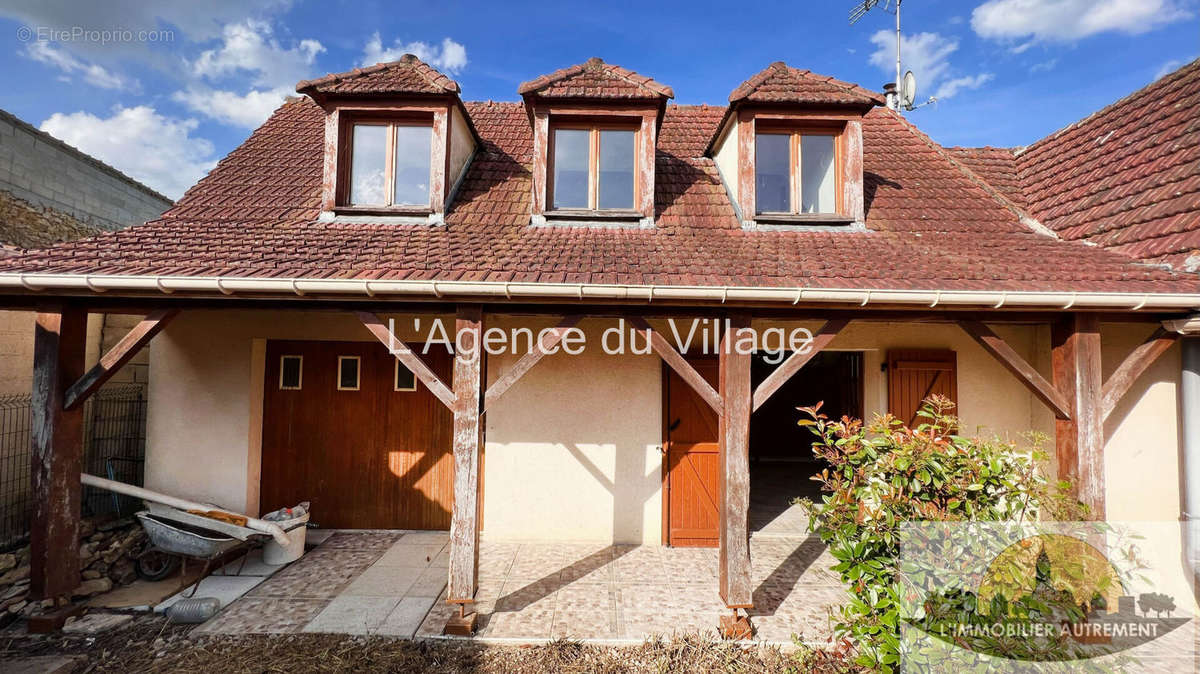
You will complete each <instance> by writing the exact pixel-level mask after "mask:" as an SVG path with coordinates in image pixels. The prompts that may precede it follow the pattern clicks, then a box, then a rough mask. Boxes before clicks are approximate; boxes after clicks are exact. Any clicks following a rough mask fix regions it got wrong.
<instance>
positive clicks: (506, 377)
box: [483, 315, 583, 412]
mask: <svg viewBox="0 0 1200 674" xmlns="http://www.w3.org/2000/svg"><path fill="white" fill-rule="evenodd" d="M581 320H583V316H580V315H573V316H567V317H565V318H563V319H562V320H561V321H559V323H558V325H557V326H555V327H554V328H552V329H550V330H549V331H545V332H542V331H539V333H538V342H537V345H536V346H535V347H534V349H533V350H532V351H530V352H529V353H527V354H525V355H524V356H521V358H520V359H519V360H517V362H516V363H514V364H513V366H512V367H511V368H510V369H509V370H508V372H505V373H504V374H503V375H501V376H500V378H499V379H497V380H496V381H494V382H492V385H491V386H489V387H488V389H487V393H485V394H484V396H483V410H484V412H486V411H487V410H488V408H490V407H491V406H492V403H493V402H495V401H496V400H499V399H500V396H502V395H504V392H505V391H507V390H508V389H510V388H512V385H513V384H515V383H517V381H518V380H520V379H521V377H524V376H525V373H526V372H529V370H530V369H531V368H533V366H534V365H537V364H538V361H540V360H541V359H542V358H545V357H546V354H547V352H549V351H550V350H551V349H553V348H554V347H556V346H558V343H559V342H561V341H562V338H563V336H564V335H566V334H567V331H568V330H570V329H571V328H573V327H575V326H576V325H578V323H579V321H581Z"/></svg>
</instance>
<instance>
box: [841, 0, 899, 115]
mask: <svg viewBox="0 0 1200 674" xmlns="http://www.w3.org/2000/svg"><path fill="white" fill-rule="evenodd" d="M895 1H896V81H895V86H896V87H897V88H899V87H900V78H901V75H900V3H901V2H903V0H895ZM879 2H880V0H862V2H860V3H858V4H857V5H855V6H854V9H852V10H850V24H851V25H853V24H855V23H857V22H858V20H859V19H861V18H863V16H864V15H866V13H867V12H869V11H871V8H872V7H874V6H875V5H878V4H879ZM891 2H892V0H883V8H884V9H885V10H886V9H887V8H888V5H890V4H891ZM888 107H890V108H892V109H893V110H896V111H897V112H903V110H902V108H903V107H904V106H902V105H900V103H899V101H898V100H897V96H896V94H895V93H894V90H893V93H892V94H889V95H888Z"/></svg>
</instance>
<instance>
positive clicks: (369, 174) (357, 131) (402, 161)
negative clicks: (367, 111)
mask: <svg viewBox="0 0 1200 674" xmlns="http://www.w3.org/2000/svg"><path fill="white" fill-rule="evenodd" d="M432 135H433V133H432V128H431V126H430V124H423V123H419V122H418V123H414V122H388V121H356V122H353V123H352V124H350V138H351V140H350V154H349V157H348V158H347V161H348V162H349V175H348V176H347V180H346V181H345V182H346V188H347V189H346V196H345V199H344V201H343V203H344V204H345V205H347V206H376V207H381V208H386V207H417V208H429V206H430V203H429V183H430V172H431V170H430V165H431V158H430V145H431V138H432Z"/></svg>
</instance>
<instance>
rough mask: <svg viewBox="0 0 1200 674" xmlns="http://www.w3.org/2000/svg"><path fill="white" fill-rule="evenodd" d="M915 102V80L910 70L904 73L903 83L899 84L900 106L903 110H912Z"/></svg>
mask: <svg viewBox="0 0 1200 674" xmlns="http://www.w3.org/2000/svg"><path fill="white" fill-rule="evenodd" d="M915 100H917V78H916V76H915V75H913V72H912V71H911V70H910V71H908V72H906V73H904V81H903V82H902V83H901V84H900V105H903V106H904V109H905V110H912V109H913V101H915Z"/></svg>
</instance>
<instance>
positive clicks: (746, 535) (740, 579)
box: [717, 314, 754, 609]
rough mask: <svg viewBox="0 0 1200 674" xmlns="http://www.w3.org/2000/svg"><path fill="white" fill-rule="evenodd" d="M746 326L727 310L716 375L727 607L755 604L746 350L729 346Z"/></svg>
mask: <svg viewBox="0 0 1200 674" xmlns="http://www.w3.org/2000/svg"><path fill="white" fill-rule="evenodd" d="M749 327H750V316H749V315H747V314H735V315H733V316H730V319H729V326H728V328H727V329H726V331H725V334H724V335H723V336H722V339H721V349H720V351H721V353H720V378H719V385H720V388H721V402H722V405H723V408H724V413H723V414H721V418H720V423H719V429H718V430H719V433H720V444H719V451H720V457H719V463H720V467H721V482H720V486H721V488H720V503H719V506H720V527H721V530H720V532H719V536H718V550H717V554H718V557H719V565H718V566H719V574H720V575H719V582H720V591H721V599H722V600H723V601H724V602H725V605H726V606H727V607H729V608H735V609H736V608H751V607H752V606H753V605H754V600H753V586H752V585H751V583H750V412H751V405H752V404H753V403H752V400H751V395H750V360H751V358H750V354H748V353H738V352H737V349H735V348H734V343H736V340H737V332H738V331H739V330H741V329H748V328H749Z"/></svg>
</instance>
